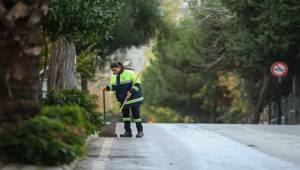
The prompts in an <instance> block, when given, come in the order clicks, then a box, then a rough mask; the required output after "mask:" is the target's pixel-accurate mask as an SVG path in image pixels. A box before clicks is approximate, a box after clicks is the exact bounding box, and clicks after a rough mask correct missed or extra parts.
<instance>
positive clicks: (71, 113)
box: [41, 105, 84, 128]
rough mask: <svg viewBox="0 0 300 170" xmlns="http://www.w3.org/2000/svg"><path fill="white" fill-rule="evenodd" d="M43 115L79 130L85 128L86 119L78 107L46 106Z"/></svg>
mask: <svg viewBox="0 0 300 170" xmlns="http://www.w3.org/2000/svg"><path fill="white" fill-rule="evenodd" d="M41 114H42V115H43V116H46V117H48V118H50V119H53V120H60V121H62V122H64V123H65V124H67V125H72V126H76V127H78V128H83V127H84V124H83V123H84V119H83V117H82V113H81V110H80V108H79V107H78V106H77V105H70V106H45V107H43V109H42V113H41Z"/></svg>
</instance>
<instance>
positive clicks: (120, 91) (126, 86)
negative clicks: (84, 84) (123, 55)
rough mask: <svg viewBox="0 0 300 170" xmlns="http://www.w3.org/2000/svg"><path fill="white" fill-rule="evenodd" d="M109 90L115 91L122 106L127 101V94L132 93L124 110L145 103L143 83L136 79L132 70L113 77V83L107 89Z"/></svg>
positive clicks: (123, 71)
mask: <svg viewBox="0 0 300 170" xmlns="http://www.w3.org/2000/svg"><path fill="white" fill-rule="evenodd" d="M106 89H107V90H110V91H115V92H116V97H117V99H118V101H119V102H120V104H121V105H122V104H123V102H124V101H125V98H126V95H127V92H128V91H130V92H131V94H132V95H131V97H130V98H129V99H128V101H127V102H126V104H125V105H124V108H128V107H133V106H136V105H140V104H142V103H143V102H144V97H143V95H142V89H141V81H140V80H139V79H137V78H136V74H135V73H134V71H131V70H126V69H125V70H121V71H120V73H119V74H117V75H114V74H113V75H112V76H111V83H110V85H109V86H107V87H106Z"/></svg>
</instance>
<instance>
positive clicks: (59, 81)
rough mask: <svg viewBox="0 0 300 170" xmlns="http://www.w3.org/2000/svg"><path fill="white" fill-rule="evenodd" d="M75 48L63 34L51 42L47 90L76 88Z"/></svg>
mask: <svg viewBox="0 0 300 170" xmlns="http://www.w3.org/2000/svg"><path fill="white" fill-rule="evenodd" d="M76 86H77V79H76V50H75V45H74V43H70V42H68V41H67V39H66V38H65V37H63V36H61V37H59V38H58V40H57V41H55V42H54V43H53V44H52V53H51V59H50V65H49V75H48V91H51V90H54V89H66V88H76Z"/></svg>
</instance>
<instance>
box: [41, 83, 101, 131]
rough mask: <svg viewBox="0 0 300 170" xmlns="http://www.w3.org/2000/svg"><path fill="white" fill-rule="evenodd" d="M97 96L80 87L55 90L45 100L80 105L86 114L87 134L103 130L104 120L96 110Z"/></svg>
mask: <svg viewBox="0 0 300 170" xmlns="http://www.w3.org/2000/svg"><path fill="white" fill-rule="evenodd" d="M96 99H97V98H96V96H93V95H90V94H89V93H88V92H86V91H81V90H78V89H65V90H53V91H52V92H50V93H49V94H48V96H47V98H46V99H45V100H44V101H43V103H44V105H78V106H80V110H81V112H82V114H83V116H84V120H85V123H84V126H85V129H86V132H87V135H89V134H92V133H95V132H96V131H101V129H102V127H103V120H102V116H101V114H100V113H98V112H96V107H97V105H96Z"/></svg>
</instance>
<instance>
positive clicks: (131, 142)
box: [75, 124, 300, 170]
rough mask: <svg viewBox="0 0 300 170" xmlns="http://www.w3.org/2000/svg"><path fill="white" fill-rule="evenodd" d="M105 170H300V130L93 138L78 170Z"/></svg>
mask: <svg viewBox="0 0 300 170" xmlns="http://www.w3.org/2000/svg"><path fill="white" fill-rule="evenodd" d="M133 127H134V126H133ZM117 131H118V133H121V132H122V131H123V130H122V125H121V124H118V130H117ZM102 169H107V170H183V169H187V170H252V169H255V170H300V126H259V125H213V124H211V125H209V124H208V125H205V124H148V125H145V137H144V138H142V139H136V138H125V139H124V138H96V137H95V138H93V139H92V140H91V142H90V143H89V146H88V148H87V156H86V157H85V158H84V159H83V160H81V161H80V162H79V163H78V165H77V167H76V168H75V170H102Z"/></svg>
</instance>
